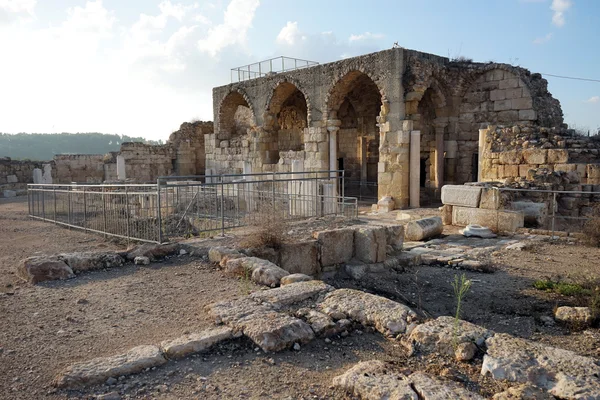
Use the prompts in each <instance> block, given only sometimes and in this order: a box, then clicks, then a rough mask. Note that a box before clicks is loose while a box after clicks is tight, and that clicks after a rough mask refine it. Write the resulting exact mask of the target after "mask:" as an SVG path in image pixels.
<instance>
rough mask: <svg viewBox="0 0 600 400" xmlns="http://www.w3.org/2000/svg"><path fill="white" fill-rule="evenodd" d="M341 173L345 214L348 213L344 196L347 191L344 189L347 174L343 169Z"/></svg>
mask: <svg viewBox="0 0 600 400" xmlns="http://www.w3.org/2000/svg"><path fill="white" fill-rule="evenodd" d="M340 174H341V175H342V190H341V192H342V214H345V213H346V202H345V200H344V198H345V194H346V192H345V190H344V189H345V187H346V174H344V171H341V172H340Z"/></svg>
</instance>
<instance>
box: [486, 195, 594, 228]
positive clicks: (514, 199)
mask: <svg viewBox="0 0 600 400" xmlns="http://www.w3.org/2000/svg"><path fill="white" fill-rule="evenodd" d="M584 187H585V186H584ZM498 191H499V192H500V193H504V194H505V195H507V196H508V198H507V199H502V198H501V199H500V201H501V202H502V201H506V202H510V204H511V206H510V208H512V209H513V210H515V211H522V212H523V213H524V215H525V226H526V227H531V228H539V229H544V230H548V231H551V232H552V236H554V233H555V232H556V231H561V232H569V233H571V232H573V233H575V232H583V231H584V230H585V226H586V224H588V223H589V222H590V221H591V220H592V219H594V218H600V213H599V212H600V192H594V191H571V190H544V189H513V188H498Z"/></svg>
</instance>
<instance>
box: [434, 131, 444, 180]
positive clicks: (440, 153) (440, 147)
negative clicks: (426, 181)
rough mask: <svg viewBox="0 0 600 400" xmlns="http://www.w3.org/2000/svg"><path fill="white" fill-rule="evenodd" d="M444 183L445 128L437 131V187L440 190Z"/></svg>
mask: <svg viewBox="0 0 600 400" xmlns="http://www.w3.org/2000/svg"><path fill="white" fill-rule="evenodd" d="M443 184H444V129H443V128H441V129H440V128H436V132H435V187H436V188H437V189H438V190H440V189H441V188H442V185H443Z"/></svg>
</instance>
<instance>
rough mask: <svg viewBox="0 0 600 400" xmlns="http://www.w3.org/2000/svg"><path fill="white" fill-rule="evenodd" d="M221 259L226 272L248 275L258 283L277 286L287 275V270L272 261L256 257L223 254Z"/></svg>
mask: <svg viewBox="0 0 600 400" xmlns="http://www.w3.org/2000/svg"><path fill="white" fill-rule="evenodd" d="M211 250H212V249H211ZM222 260H226V262H225V267H224V268H225V271H226V272H227V273H229V274H232V275H237V276H244V277H248V278H249V279H252V281H253V282H256V283H258V284H260V285H265V286H270V287H275V286H279V283H280V282H281V278H283V277H284V276H288V275H289V272H287V271H285V270H284V269H281V268H279V267H278V266H277V265H275V264H273V263H272V262H270V261H267V260H263V259H262V258H258V257H240V258H230V256H229V255H224V256H223V259H222Z"/></svg>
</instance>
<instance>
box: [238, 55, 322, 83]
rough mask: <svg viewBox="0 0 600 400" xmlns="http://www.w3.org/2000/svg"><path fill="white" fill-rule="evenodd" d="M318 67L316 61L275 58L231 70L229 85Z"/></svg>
mask: <svg viewBox="0 0 600 400" xmlns="http://www.w3.org/2000/svg"><path fill="white" fill-rule="evenodd" d="M316 65H319V63H318V62H316V61H309V60H303V59H300V58H291V57H284V56H280V57H275V58H270V59H268V60H264V61H259V62H256V63H253V64H248V65H244V66H241V67H237V68H232V69H231V83H236V82H243V81H247V80H249V79H255V78H260V77H263V76H267V75H269V74H273V73H280V72H288V71H294V70H297V69H303V68H309V67H314V66H316Z"/></svg>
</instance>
